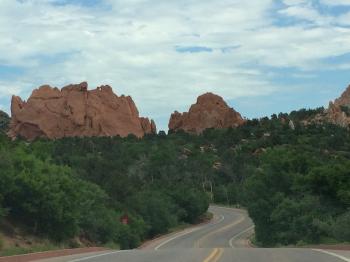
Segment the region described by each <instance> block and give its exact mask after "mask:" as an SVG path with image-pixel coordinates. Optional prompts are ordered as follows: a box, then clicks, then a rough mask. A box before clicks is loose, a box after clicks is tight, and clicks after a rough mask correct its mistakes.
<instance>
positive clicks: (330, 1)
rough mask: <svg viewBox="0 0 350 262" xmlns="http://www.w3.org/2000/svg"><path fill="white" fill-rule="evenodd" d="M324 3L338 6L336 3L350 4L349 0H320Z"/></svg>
mask: <svg viewBox="0 0 350 262" xmlns="http://www.w3.org/2000/svg"><path fill="white" fill-rule="evenodd" d="M320 2H321V3H322V4H325V5H330V6H336V5H343V6H345V5H350V1H349V0H320Z"/></svg>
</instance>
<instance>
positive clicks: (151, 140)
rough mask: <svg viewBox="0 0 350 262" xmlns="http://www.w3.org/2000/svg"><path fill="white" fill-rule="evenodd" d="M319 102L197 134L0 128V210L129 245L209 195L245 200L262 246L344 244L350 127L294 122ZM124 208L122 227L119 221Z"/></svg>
mask: <svg viewBox="0 0 350 262" xmlns="http://www.w3.org/2000/svg"><path fill="white" fill-rule="evenodd" d="M321 111H322V109H316V110H300V111H293V112H292V113H290V114H279V115H278V116H277V115H273V116H271V118H263V119H259V120H258V119H254V120H251V121H248V122H247V123H246V124H245V125H244V126H242V127H240V128H238V129H227V130H206V131H205V132H204V133H203V134H202V135H200V136H194V135H189V134H185V133H176V134H169V135H165V134H164V133H163V132H161V133H160V134H159V135H152V136H146V137H145V138H143V139H137V138H135V137H133V136H129V137H127V138H124V139H122V138H118V137H115V138H66V139H61V140H56V141H48V140H38V141H36V142H33V143H30V144H29V143H25V142H23V141H21V140H17V141H15V142H10V141H9V139H8V138H7V137H6V136H5V135H1V137H0V169H1V173H0V176H1V177H0V192H1V193H0V201H1V202H0V203H1V205H0V207H1V206H2V207H3V208H0V216H2V217H4V216H6V217H8V218H11V219H12V220H14V221H18V223H21V224H24V225H25V226H27V227H28V229H30V230H32V231H33V232H35V233H36V234H42V235H46V236H49V237H50V238H53V239H56V240H59V241H61V240H65V239H69V238H73V237H76V236H79V237H80V238H83V239H86V240H88V241H92V242H97V243H106V242H117V243H119V244H120V245H121V246H122V247H123V248H129V247H134V246H137V245H138V244H139V243H140V242H141V241H142V240H144V239H146V238H150V237H153V236H155V235H158V234H161V233H164V232H167V230H168V229H169V228H171V227H174V226H176V225H178V224H179V223H195V222H196V221H198V219H199V217H200V216H201V215H202V214H203V213H204V212H205V211H206V210H207V207H208V200H210V201H213V202H216V203H223V204H229V205H237V204H238V205H241V206H246V207H247V208H248V211H249V214H250V216H251V217H252V219H253V220H254V223H255V225H256V241H257V242H258V243H260V244H261V245H264V246H274V245H287V244H298V243H299V244H300V243H320V242H346V241H347V242H349V241H350V134H349V131H348V130H347V129H343V128H340V127H337V126H333V125H328V124H324V125H319V126H318V125H315V124H309V125H306V126H305V125H304V124H301V121H304V120H305V119H310V118H312V117H313V116H314V115H315V114H317V113H319V112H321ZM290 120H293V123H292V122H290ZM124 214H128V216H129V217H130V224H129V225H122V224H121V223H120V220H119V218H120V217H121V216H122V215H124Z"/></svg>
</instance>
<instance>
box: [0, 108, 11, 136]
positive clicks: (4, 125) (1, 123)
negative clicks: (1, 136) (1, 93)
mask: <svg viewBox="0 0 350 262" xmlns="http://www.w3.org/2000/svg"><path fill="white" fill-rule="evenodd" d="M9 124H10V117H9V116H8V114H6V113H5V112H3V111H1V110H0V132H6V131H7V129H8V126H9Z"/></svg>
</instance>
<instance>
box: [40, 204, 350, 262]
mask: <svg viewBox="0 0 350 262" xmlns="http://www.w3.org/2000/svg"><path fill="white" fill-rule="evenodd" d="M209 211H210V212H212V213H213V214H214V218H213V220H212V221H211V222H210V223H207V224H203V225H199V226H195V227H192V228H189V229H186V230H183V231H181V232H178V233H175V234H171V235H168V236H165V237H162V238H160V239H157V240H154V241H152V242H150V243H148V244H147V245H146V246H145V247H143V248H142V249H135V250H122V251H109V252H105V253H98V254H93V255H91V254H90V255H79V256H74V257H60V258H54V259H48V260H41V262H66V261H70V262H112V261H113V262H114V261H116V262H146V261H147V262H236V261H237V262H303V261H305V262H344V261H345V262H350V252H346V251H343V252H342V253H339V252H335V251H327V250H318V249H306V248H303V249H298V248H252V247H251V246H250V245H249V242H248V241H247V239H248V238H249V236H250V235H251V234H252V233H253V232H254V225H253V223H252V221H251V219H250V218H249V217H248V214H247V212H246V211H244V210H240V209H234V208H226V207H219V206H210V208H209Z"/></svg>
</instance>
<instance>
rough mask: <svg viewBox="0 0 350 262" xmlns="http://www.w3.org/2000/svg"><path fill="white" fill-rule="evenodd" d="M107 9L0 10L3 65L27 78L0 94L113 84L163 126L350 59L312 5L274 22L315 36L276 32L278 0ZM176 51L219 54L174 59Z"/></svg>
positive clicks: (41, 4)
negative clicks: (208, 104)
mask: <svg viewBox="0 0 350 262" xmlns="http://www.w3.org/2000/svg"><path fill="white" fill-rule="evenodd" d="M105 3H106V5H107V6H110V7H111V8H86V7H83V6H76V5H64V6H57V5H51V4H50V1H44V0H27V1H25V2H23V3H20V2H18V1H14V0H1V1H0V33H1V36H2V37H1V38H0V63H4V64H7V65H12V66H22V67H25V68H26V72H25V73H24V74H22V75H21V77H20V79H17V80H18V81H16V83H17V84H13V82H12V81H13V79H10V80H8V82H6V81H5V80H3V81H2V83H0V90H1V89H2V88H4V86H11V85H13V86H16V90H17V92H18V89H17V88H18V83H26V84H23V86H21V90H20V91H19V92H20V93H21V94H22V95H28V94H29V92H30V89H31V88H35V87H36V86H38V85H41V84H44V83H49V84H52V85H54V86H62V85H64V84H68V83H73V82H80V81H84V80H87V81H89V83H90V87H95V86H97V85H101V84H111V85H112V86H113V87H114V90H115V91H116V93H118V94H121V93H125V94H130V95H132V96H133V98H134V100H135V101H136V103H137V105H138V107H139V109H140V112H141V113H142V114H143V115H145V116H151V117H155V118H157V119H161V120H162V121H163V124H164V122H165V121H166V120H167V118H168V117H169V115H170V113H171V112H172V111H173V110H185V109H187V108H188V106H189V105H190V104H191V103H193V102H194V101H195V98H196V96H198V95H199V94H201V93H203V92H206V91H214V92H216V93H218V94H220V95H222V96H224V97H225V99H228V100H229V99H236V98H239V97H243V96H256V95H261V94H269V93H272V92H273V91H275V90H276V89H277V88H279V87H277V86H276V85H274V84H273V79H271V77H269V76H268V75H266V74H265V73H264V71H263V70H262V69H261V67H266V66H268V67H295V68H299V69H301V70H312V69H315V68H317V66H318V64H319V61H320V60H322V59H325V58H327V57H329V56H335V55H342V54H344V53H347V52H350V29H348V28H342V27H339V25H334V22H333V20H334V19H338V20H339V21H340V18H333V17H328V16H324V15H321V14H320V13H318V12H317V10H315V9H313V7H312V6H310V5H309V4H308V1H303V0H285V4H287V5H288V6H287V7H286V8H284V9H282V10H279V11H277V12H279V15H280V16H282V17H286V18H287V17H294V18H296V19H306V20H308V21H311V22H313V23H314V26H312V27H310V26H307V25H305V24H304V23H300V24H293V25H291V26H280V25H278V23H277V24H276V23H275V17H274V15H275V14H274V11H273V5H274V1H273V0H250V1H239V0H222V1H209V0H202V1H198V0H187V1H185V0H177V1H165V0H159V1H150V0H106V1H105ZM346 19H347V18H346V17H344V18H342V20H344V21H348V20H346ZM342 23H344V22H342ZM339 24H340V22H339ZM176 46H204V47H210V48H213V50H214V51H213V52H211V53H206V52H202V53H195V54H191V53H178V52H176V50H175V47H176ZM232 46H234V47H235V48H234V49H232V50H231V51H230V52H226V53H223V52H221V51H220V50H221V48H225V47H232ZM247 68H249V69H247ZM25 98H26V97H25ZM162 128H164V125H163V126H162Z"/></svg>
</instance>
